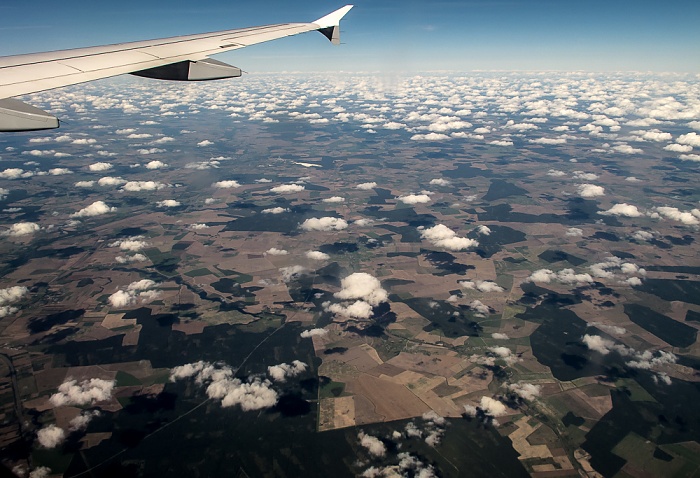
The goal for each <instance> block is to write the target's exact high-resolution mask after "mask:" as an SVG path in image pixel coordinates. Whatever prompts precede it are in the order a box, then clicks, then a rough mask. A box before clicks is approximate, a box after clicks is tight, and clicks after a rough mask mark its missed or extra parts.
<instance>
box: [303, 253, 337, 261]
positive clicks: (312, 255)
mask: <svg viewBox="0 0 700 478" xmlns="http://www.w3.org/2000/svg"><path fill="white" fill-rule="evenodd" d="M306 257H307V258H309V259H313V260H315V261H326V260H328V259H330V258H331V256H329V255H328V254H326V253H325V252H321V251H308V252H307V253H306Z"/></svg>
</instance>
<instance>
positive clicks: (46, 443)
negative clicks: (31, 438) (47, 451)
mask: <svg viewBox="0 0 700 478" xmlns="http://www.w3.org/2000/svg"><path fill="white" fill-rule="evenodd" d="M36 437H37V439H38V440H39V444H40V445H41V446H43V447H44V448H56V447H57V446H58V445H60V444H61V443H63V441H64V440H65V439H66V432H65V430H63V428H59V427H57V426H56V425H49V426H48V427H45V428H42V429H41V430H39V431H38V432H37V433H36Z"/></svg>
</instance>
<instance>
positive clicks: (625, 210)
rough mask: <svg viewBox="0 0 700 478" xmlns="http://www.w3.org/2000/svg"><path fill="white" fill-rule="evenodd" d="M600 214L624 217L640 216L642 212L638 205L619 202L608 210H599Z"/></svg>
mask: <svg viewBox="0 0 700 478" xmlns="http://www.w3.org/2000/svg"><path fill="white" fill-rule="evenodd" d="M598 214H601V215H603V216H624V217H640V216H642V213H641V212H639V209H637V206H633V205H631V204H627V203H619V204H615V205H613V207H611V208H610V209H608V210H607V211H598Z"/></svg>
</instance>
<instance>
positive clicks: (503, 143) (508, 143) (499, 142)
mask: <svg viewBox="0 0 700 478" xmlns="http://www.w3.org/2000/svg"><path fill="white" fill-rule="evenodd" d="M489 144H492V145H494V146H513V142H512V141H506V140H500V139H496V140H493V141H491V142H489Z"/></svg>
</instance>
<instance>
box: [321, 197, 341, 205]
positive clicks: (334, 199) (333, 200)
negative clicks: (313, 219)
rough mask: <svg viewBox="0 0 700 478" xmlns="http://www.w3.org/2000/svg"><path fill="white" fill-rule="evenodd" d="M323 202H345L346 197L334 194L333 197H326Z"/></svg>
mask: <svg viewBox="0 0 700 478" xmlns="http://www.w3.org/2000/svg"><path fill="white" fill-rule="evenodd" d="M323 202H326V203H330V204H336V203H343V202H345V198H344V197H341V196H332V197H329V198H326V199H324V200H323Z"/></svg>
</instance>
